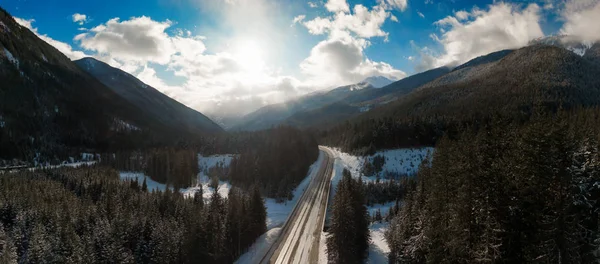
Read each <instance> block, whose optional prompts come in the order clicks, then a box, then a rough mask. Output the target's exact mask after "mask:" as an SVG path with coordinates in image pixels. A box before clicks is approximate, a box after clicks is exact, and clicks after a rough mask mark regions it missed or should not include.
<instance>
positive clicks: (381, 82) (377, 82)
mask: <svg viewBox="0 0 600 264" xmlns="http://www.w3.org/2000/svg"><path fill="white" fill-rule="evenodd" d="M393 82H395V81H394V80H390V79H388V78H385V77H383V76H371V77H369V78H366V79H364V80H363V81H362V82H360V83H368V84H370V85H371V86H373V87H375V88H381V87H384V86H388V85H390V84H392V83H393Z"/></svg>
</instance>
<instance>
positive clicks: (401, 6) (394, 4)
mask: <svg viewBox="0 0 600 264" xmlns="http://www.w3.org/2000/svg"><path fill="white" fill-rule="evenodd" d="M380 1H381V3H382V5H383V6H384V7H387V8H386V9H396V10H399V11H404V10H406V7H407V6H408V1H407V0H380Z"/></svg>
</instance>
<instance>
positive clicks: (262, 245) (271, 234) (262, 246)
mask: <svg viewBox="0 0 600 264" xmlns="http://www.w3.org/2000/svg"><path fill="white" fill-rule="evenodd" d="M280 232H281V228H273V229H271V230H269V231H267V232H266V233H264V234H262V236H260V237H259V238H257V239H256V241H255V242H254V244H253V245H252V246H251V247H250V248H249V249H248V252H246V253H244V254H243V255H241V256H240V258H239V259H238V260H237V261H236V262H234V263H237V264H246V263H259V262H260V260H261V257H262V256H264V255H265V253H266V252H267V250H269V247H271V245H273V243H275V240H276V239H277V237H278V236H279V233H280Z"/></svg>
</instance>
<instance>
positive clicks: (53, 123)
mask: <svg viewBox="0 0 600 264" xmlns="http://www.w3.org/2000/svg"><path fill="white" fill-rule="evenodd" d="M0 22H1V24H0V80H2V85H0V124H1V125H0V149H2V151H1V152H0V159H2V158H4V159H12V158H19V159H23V160H32V159H33V158H34V157H35V156H36V155H39V156H40V157H45V158H47V159H54V158H55V157H57V156H62V157H65V156H67V155H79V153H80V152H83V151H82V150H89V149H93V150H96V151H99V152H102V151H105V150H108V149H111V148H127V147H139V146H144V145H152V144H166V143H169V142H174V141H177V140H179V139H182V138H188V137H196V136H197V132H198V130H195V131H194V133H191V132H189V131H185V130H183V129H181V128H180V127H172V126H170V125H169V124H167V123H163V122H159V121H158V120H157V119H156V118H155V116H153V115H151V114H149V113H148V112H146V111H144V109H141V108H140V107H139V106H138V105H136V104H132V103H131V102H130V101H128V100H126V99H125V98H123V97H122V96H121V95H120V94H119V93H116V92H115V91H113V90H111V89H110V88H108V87H106V86H105V85H104V84H102V83H101V82H99V81H98V80H97V79H95V78H94V77H92V76H91V75H89V74H87V73H86V72H85V71H83V70H82V69H80V68H79V67H78V66H77V65H76V64H75V63H73V62H72V61H71V60H69V59H68V58H67V57H66V56H65V55H64V54H62V53H61V52H59V51H58V50H57V49H55V48H54V47H52V46H51V45H49V44H48V43H46V42H45V41H43V40H41V39H40V38H38V37H37V36H36V35H35V34H34V33H33V32H31V31H30V30H29V29H27V28H25V27H22V26H20V25H19V24H18V23H17V22H16V21H15V20H14V19H13V18H12V17H11V15H10V14H8V13H7V12H6V11H4V10H2V9H0ZM218 130H220V129H217V128H215V126H214V123H213V124H212V125H211V126H209V127H206V129H205V130H204V132H206V133H214V132H217V133H218ZM74 153H75V154H74Z"/></svg>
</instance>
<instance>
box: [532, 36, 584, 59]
mask: <svg viewBox="0 0 600 264" xmlns="http://www.w3.org/2000/svg"><path fill="white" fill-rule="evenodd" d="M537 44H541V45H551V46H556V47H561V48H564V49H567V50H570V51H572V52H573V53H575V54H577V55H579V56H582V57H583V56H584V55H585V54H586V53H587V52H588V50H590V49H591V48H592V46H593V45H594V43H591V42H588V41H581V40H579V39H578V38H575V37H573V36H570V35H553V36H547V37H543V38H539V39H535V40H532V41H531V42H530V45H537Z"/></svg>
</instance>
